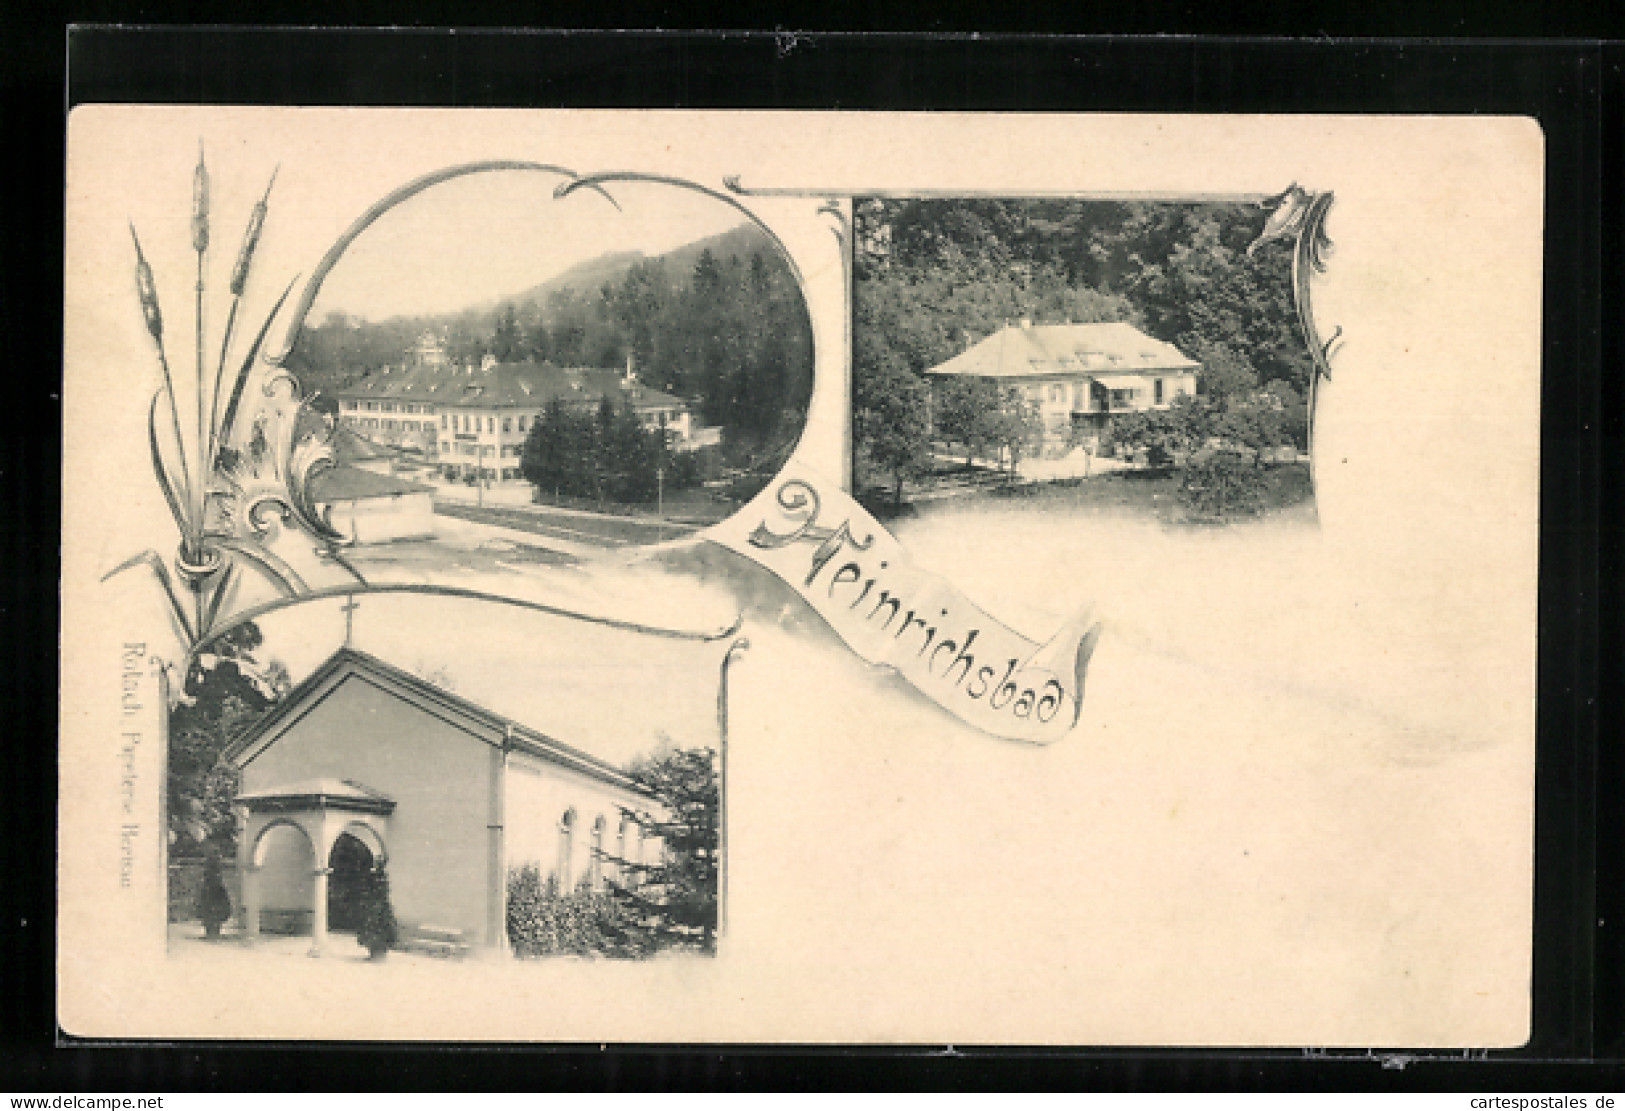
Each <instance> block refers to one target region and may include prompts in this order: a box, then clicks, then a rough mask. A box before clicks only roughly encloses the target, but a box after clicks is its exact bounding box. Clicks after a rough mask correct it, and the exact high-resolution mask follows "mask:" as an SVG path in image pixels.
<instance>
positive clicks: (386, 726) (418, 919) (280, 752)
mask: <svg viewBox="0 0 1625 1111" xmlns="http://www.w3.org/2000/svg"><path fill="white" fill-rule="evenodd" d="M491 753H492V746H491V745H489V744H488V743H486V742H485V741H483V740H481V739H480V738H478V737H475V736H472V735H470V734H469V733H467V732H464V731H463V730H461V729H459V728H457V727H456V726H453V725H451V724H450V723H448V722H446V721H443V720H441V719H440V718H438V717H435V716H433V715H431V714H429V713H427V712H425V711H423V710H421V709H419V708H418V707H416V706H414V705H412V704H411V703H409V702H406V701H403V700H402V699H400V698H398V697H396V696H394V695H393V694H389V693H387V692H385V691H382V690H380V689H378V688H377V687H376V686H374V685H373V684H372V683H370V682H368V681H367V680H365V679H362V678H360V677H358V676H350V677H348V678H346V679H345V680H344V681H343V682H341V683H340V684H339V686H338V687H336V688H335V689H334V690H332V691H331V692H329V693H328V694H327V696H326V697H325V698H323V699H322V701H321V702H320V703H319V704H318V705H316V706H314V707H312V708H310V709H309V710H307V711H306V712H305V714H304V716H303V717H301V718H300V719H299V720H298V721H296V722H295V723H293V724H292V725H290V726H289V727H288V728H287V730H286V731H285V732H284V733H283V734H282V735H281V736H280V737H278V738H277V739H276V741H275V742H273V743H272V744H271V745H270V746H269V747H268V748H266V749H265V750H264V751H263V752H261V753H260V754H259V755H258V756H256V757H255V758H254V759H253V760H251V761H249V763H248V764H247V766H246V767H244V768H243V790H244V791H245V792H246V791H257V790H261V789H264V788H269V787H274V786H277V785H279V784H284V783H289V782H295V781H298V780H302V779H310V778H313V777H320V776H333V777H336V778H339V779H353V780H355V781H357V782H359V783H363V784H365V785H366V786H368V787H372V788H374V789H375V790H379V791H383V792H384V793H385V794H387V795H390V796H391V797H392V798H394V799H395V802H396V807H395V812H394V814H392V815H391V816H390V818H389V838H388V851H389V877H390V894H391V896H392V898H393V901H394V904H395V913H396V916H397V917H398V918H399V919H400V921H401V922H402V924H403V925H406V926H408V927H411V926H419V925H431V926H443V927H449V928H452V929H459V930H462V931H463V932H464V933H465V934H466V936H467V937H468V938H469V939H470V940H472V941H476V942H483V941H484V940H485V924H486V909H487V904H486V875H487V872H488V870H489V849H488V837H489V834H488V832H487V830H486V826H487V824H488V823H489V821H490V811H491V806H490V804H491V797H490V796H491V771H490V768H491ZM268 905H269V904H268Z"/></svg>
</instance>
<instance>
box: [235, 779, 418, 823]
mask: <svg viewBox="0 0 1625 1111" xmlns="http://www.w3.org/2000/svg"><path fill="white" fill-rule="evenodd" d="M232 801H233V802H240V803H244V804H245V805H247V806H248V808H249V809H250V810H292V809H305V808H307V807H309V806H311V805H318V806H328V807H331V808H332V809H334V810H361V811H366V812H371V813H377V814H388V813H389V812H391V811H392V810H394V809H395V800H394V799H392V798H390V797H389V796H388V795H386V794H384V793H383V792H382V791H378V790H374V789H373V788H371V787H368V786H366V785H364V784H361V783H357V782H356V781H355V780H353V779H333V778H330V777H323V778H318V779H300V780H295V781H294V782H292V783H283V784H280V785H278V786H276V787H268V788H266V789H265V790H263V791H245V792H243V793H242V794H240V795H238V796H237V797H236V798H235V799H233V800H232Z"/></svg>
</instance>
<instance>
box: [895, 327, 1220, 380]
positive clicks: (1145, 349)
mask: <svg viewBox="0 0 1625 1111" xmlns="http://www.w3.org/2000/svg"><path fill="white" fill-rule="evenodd" d="M1200 366H1201V364H1200V363H1197V362H1196V361H1195V360H1193V359H1191V358H1188V357H1187V356H1186V355H1185V354H1184V352H1182V351H1180V350H1179V348H1177V347H1175V346H1174V345H1173V344H1171V343H1164V342H1163V341H1162V340H1159V339H1153V338H1151V337H1150V336H1148V335H1146V334H1145V333H1144V332H1142V331H1140V330H1139V329H1138V328H1136V327H1134V325H1132V324H1021V325H1009V324H1007V325H1005V326H1004V327H1003V328H1001V329H999V330H998V331H997V332H994V333H993V334H992V335H991V336H988V337H987V338H986V339H984V340H982V341H981V342H979V343H975V344H972V345H971V346H970V347H969V348H967V349H966V350H964V351H962V352H960V353H959V354H958V355H955V356H954V357H953V358H951V359H949V360H947V361H946V362H944V363H939V364H938V365H937V366H934V367H931V368H930V369H929V370H927V371H926V373H927V374H955V375H962V376H966V377H971V378H1041V377H1055V376H1057V375H1074V376H1076V375H1087V376H1090V377H1101V376H1104V375H1119V376H1120V375H1125V374H1128V375H1135V376H1144V375H1148V374H1150V375H1155V374H1169V373H1177V374H1190V373H1194V372H1195V371H1197V370H1198V369H1200Z"/></svg>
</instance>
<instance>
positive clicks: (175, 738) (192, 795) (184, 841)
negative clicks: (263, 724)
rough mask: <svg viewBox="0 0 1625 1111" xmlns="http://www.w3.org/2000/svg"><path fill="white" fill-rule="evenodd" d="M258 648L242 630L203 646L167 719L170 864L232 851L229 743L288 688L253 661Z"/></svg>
mask: <svg viewBox="0 0 1625 1111" xmlns="http://www.w3.org/2000/svg"><path fill="white" fill-rule="evenodd" d="M263 643H264V637H263V635H262V634H261V633H260V630H259V627H258V626H257V625H255V624H254V623H253V622H245V623H243V624H241V625H238V626H236V627H235V628H233V629H230V630H228V631H227V632H225V633H222V634H221V635H220V636H218V637H216V638H215V639H214V640H212V641H210V642H209V643H208V644H206V645H204V646H203V649H202V650H201V651H199V652H198V653H197V655H196V657H195V658H194V661H193V663H192V666H191V669H190V670H189V671H188V672H187V675H186V679H185V681H184V683H183V684H182V687H181V692H180V697H179V700H178V701H177V702H176V704H175V706H174V707H173V708H172V709H171V710H170V712H169V767H168V781H169V838H170V843H171V846H172V852H173V853H174V854H175V855H176V856H189V855H196V854H198V853H200V852H202V851H204V848H205V846H214V847H216V848H219V849H223V850H224V849H234V848H235V839H236V830H237V821H236V817H235V815H234V814H233V813H232V808H231V807H232V801H231V800H232V799H233V797H235V795H236V793H237V771H236V769H235V768H234V767H232V766H231V764H229V763H228V762H226V761H225V760H224V759H223V757H224V754H225V751H226V749H227V748H228V747H229V746H230V745H231V742H232V741H233V740H235V739H236V737H237V736H238V734H240V733H241V732H242V731H243V730H245V729H247V728H248V726H249V725H251V724H252V723H253V722H254V721H256V720H257V719H258V718H259V717H260V716H261V715H262V714H263V713H265V711H266V710H268V709H270V707H271V706H272V705H273V704H274V703H275V702H276V701H277V700H278V699H280V698H281V697H282V696H283V695H284V694H286V693H287V691H288V689H289V688H290V687H291V686H292V683H291V681H290V679H289V676H288V672H287V668H285V667H283V666H282V665H281V664H280V663H278V662H276V661H274V660H273V661H271V662H269V663H267V664H261V663H260V662H259V661H258V660H256V659H255V656H254V653H255V652H257V651H258V650H259V649H260V647H261V646H262V645H263Z"/></svg>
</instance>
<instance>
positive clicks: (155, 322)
mask: <svg viewBox="0 0 1625 1111" xmlns="http://www.w3.org/2000/svg"><path fill="white" fill-rule="evenodd" d="M130 239H131V241H132V242H133V243H134V244H135V289H136V294H137V296H138V297H139V298H140V300H141V313H142V315H143V316H144V317H145V318H146V321H147V334H148V335H150V336H151V337H152V342H153V344H154V346H155V347H156V348H157V350H158V368H159V370H161V371H162V372H163V376H164V393H166V394H168V395H169V415H170V416H171V417H172V418H173V419H174V421H175V448H176V450H177V451H178V452H179V454H180V461H181V481H182V485H183V491H187V492H189V491H190V488H191V485H192V476H191V472H190V471H189V469H188V468H187V465H186V442H185V440H184V439H183V438H182V436H181V411H180V407H179V406H177V405H176V404H175V380H174V376H173V375H171V374H170V372H169V356H168V354H167V353H166V352H165V351H164V314H163V312H162V310H161V309H160V308H159V306H158V285H157V283H156V282H154V281H153V277H152V267H151V266H150V265H148V263H147V256H146V252H144V251H142V249H141V237H140V236H139V235H137V234H136V232H135V224H133V223H132V224H131V225H130ZM179 523H180V526H181V531H182V532H186V531H187V524H186V522H185V521H184V520H182V521H180V522H179Z"/></svg>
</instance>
